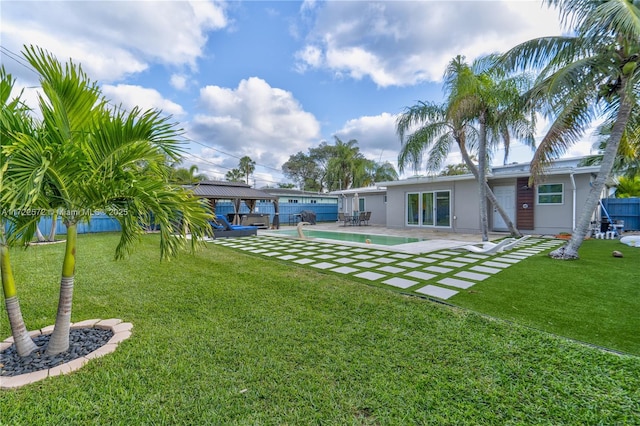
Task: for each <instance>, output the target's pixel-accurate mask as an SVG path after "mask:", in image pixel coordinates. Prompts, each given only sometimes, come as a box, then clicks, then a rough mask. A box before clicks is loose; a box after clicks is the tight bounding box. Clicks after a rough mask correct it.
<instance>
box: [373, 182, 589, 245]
mask: <svg viewBox="0 0 640 426" xmlns="http://www.w3.org/2000/svg"><path fill="white" fill-rule="evenodd" d="M590 176H591V175H590V174H589V173H581V174H576V175H574V180H575V186H576V190H575V191H574V189H573V183H572V182H571V177H570V175H569V174H557V175H548V176H547V177H546V180H545V181H544V182H543V184H562V185H563V189H562V203H561V204H540V203H539V202H538V188H537V187H535V188H532V189H525V188H520V190H522V191H527V192H528V191H532V193H533V194H532V196H528V197H524V198H523V196H520V200H522V199H527V200H530V199H533V203H531V205H530V203H528V202H527V203H520V205H518V203H517V201H518V190H519V189H518V187H517V185H519V184H520V182H522V181H524V180H523V179H522V178H520V179H518V178H516V177H513V176H510V177H505V178H500V177H497V178H493V179H491V180H490V181H489V185H490V186H491V187H492V188H494V187H496V186H513V188H514V191H515V194H516V197H515V203H516V205H515V206H513V207H514V217H512V218H511V219H512V220H513V221H514V223H516V224H517V219H518V215H521V216H528V218H527V220H528V221H529V222H530V217H531V213H533V227H531V226H530V225H527V228H533V229H525V228H523V229H521V231H523V232H524V233H532V234H547V235H554V234H558V233H560V232H569V233H570V232H572V230H573V227H574V225H575V222H576V221H577V220H578V217H579V215H580V213H581V209H582V207H583V206H584V203H585V202H586V199H587V197H588V195H589V190H590ZM405 183H406V184H404V185H400V186H395V185H394V186H388V187H387V209H386V210H387V227H388V228H413V227H416V226H415V225H407V220H406V211H407V210H406V209H407V194H408V193H416V192H417V193H421V192H425V191H451V225H452V226H451V228H446V227H433V226H422V227H421V228H424V229H435V230H443V231H447V230H448V231H451V232H460V233H480V217H479V214H478V207H479V194H478V186H477V184H476V182H475V181H474V180H473V179H459V180H455V179H454V180H448V181H446V180H445V181H442V182H437V181H433V182H423V183H416V184H412V183H411V182H410V180H408V181H405ZM574 192H575V203H574ZM525 195H527V194H525ZM523 204H527V206H526V207H525V206H524V205H523ZM574 204H575V205H574ZM488 207H489V212H488V213H489V229H490V230H494V229H493V218H494V215H496V214H498V213H497V212H494V211H493V208H491V203H489V204H488ZM525 209H526V210H527V211H525V212H523V210H525ZM530 210H533V212H531V211H530ZM496 230H497V229H496ZM504 230H506V229H499V230H498V231H504Z"/></svg>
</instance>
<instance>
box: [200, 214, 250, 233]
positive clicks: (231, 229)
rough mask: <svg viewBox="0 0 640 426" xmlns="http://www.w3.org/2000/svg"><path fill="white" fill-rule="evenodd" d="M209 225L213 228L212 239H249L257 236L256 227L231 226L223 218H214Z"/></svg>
mask: <svg viewBox="0 0 640 426" xmlns="http://www.w3.org/2000/svg"><path fill="white" fill-rule="evenodd" d="M209 223H210V224H211V227H212V228H213V237H214V238H229V237H249V236H251V235H257V234H258V227H256V226H240V225H231V224H230V223H229V221H228V220H227V218H226V217H224V216H216V218H215V220H212V221H210V222H209Z"/></svg>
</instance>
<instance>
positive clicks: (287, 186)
mask: <svg viewBox="0 0 640 426" xmlns="http://www.w3.org/2000/svg"><path fill="white" fill-rule="evenodd" d="M295 187H296V186H295V184H293V183H278V188H282V189H293V188H295Z"/></svg>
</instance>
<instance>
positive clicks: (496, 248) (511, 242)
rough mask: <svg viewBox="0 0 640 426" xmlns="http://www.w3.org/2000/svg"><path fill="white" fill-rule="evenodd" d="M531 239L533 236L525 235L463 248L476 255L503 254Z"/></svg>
mask: <svg viewBox="0 0 640 426" xmlns="http://www.w3.org/2000/svg"><path fill="white" fill-rule="evenodd" d="M529 238H531V235H524V236H522V237H520V238H518V239H515V238H505V239H504V240H502V241H500V242H497V243H492V242H490V241H485V242H482V243H478V244H480V247H478V246H477V245H473V244H471V245H466V246H463V247H461V248H463V249H466V250H468V251H472V252H474V253H484V254H493V253H502V252H505V251H508V250H511V249H512V248H514V247H515V246H517V245H518V244H520V243H522V242H523V241H525V240H527V239H529Z"/></svg>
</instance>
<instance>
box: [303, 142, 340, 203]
mask: <svg viewBox="0 0 640 426" xmlns="http://www.w3.org/2000/svg"><path fill="white" fill-rule="evenodd" d="M309 156H310V157H311V159H312V160H313V161H315V162H316V165H317V166H318V172H319V176H318V185H319V186H320V191H325V190H327V191H328V190H329V183H328V174H329V160H331V159H332V158H333V157H334V156H335V147H334V146H333V145H329V144H328V143H327V141H322V142H320V145H318V146H317V147H316V148H310V149H309Z"/></svg>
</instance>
